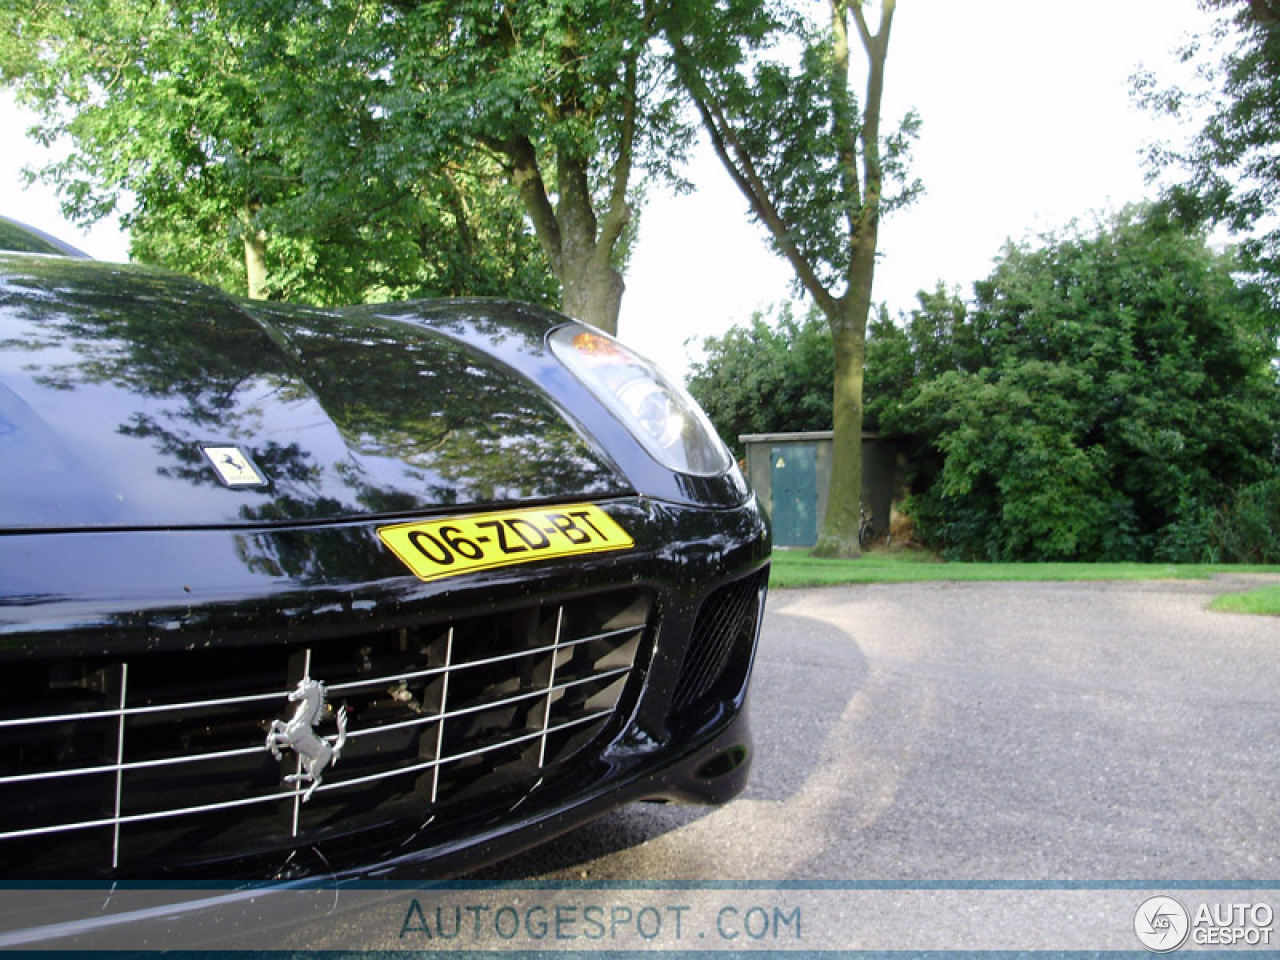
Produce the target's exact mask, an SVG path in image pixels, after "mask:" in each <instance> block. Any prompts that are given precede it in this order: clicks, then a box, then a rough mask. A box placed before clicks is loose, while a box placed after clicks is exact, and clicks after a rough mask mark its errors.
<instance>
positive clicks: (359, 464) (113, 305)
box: [0, 257, 629, 529]
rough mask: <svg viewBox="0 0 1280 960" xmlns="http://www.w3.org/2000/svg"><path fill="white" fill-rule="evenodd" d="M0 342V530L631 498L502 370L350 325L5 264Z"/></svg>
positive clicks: (188, 288)
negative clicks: (1, 466) (231, 466)
mask: <svg viewBox="0 0 1280 960" xmlns="http://www.w3.org/2000/svg"><path fill="white" fill-rule="evenodd" d="M519 309H520V308H519V307H516V306H514V305H507V304H493V305H491V306H490V307H489V308H488V311H487V313H488V316H487V317H483V318H478V317H476V318H473V317H469V316H468V315H467V314H465V313H463V312H462V311H457V325H458V326H460V327H464V328H466V327H475V326H476V325H481V327H482V329H488V330H491V331H492V330H495V329H498V328H500V327H501V326H502V318H503V316H504V314H508V313H512V312H516V311H518V310H519ZM542 322H543V326H544V328H545V327H546V326H547V325H549V324H550V323H551V322H553V321H550V320H548V319H545V318H544V319H543V321H542ZM483 339H484V334H483V332H476V331H474V330H473V342H480V341H482V340H483ZM0 342H2V343H3V344H4V348H5V349H4V351H3V354H2V355H0V450H2V451H3V452H4V456H5V457H6V458H7V459H8V460H10V462H17V463H22V464H24V465H25V467H26V468H25V469H24V470H22V471H6V472H4V473H3V474H0V529H32V528H34V529H65V528H83V527H129V528H135V527H172V526H183V527H189V526H216V525H223V524H233V523H242V524H255V523H275V522H289V521H298V520H320V519H342V518H353V517H366V516H370V515H374V516H378V515H393V514H402V513H413V512H421V511H427V510H431V509H433V508H438V507H449V508H456V507H459V506H464V505H468V504H477V503H485V504H502V503H516V502H521V501H525V500H530V499H536V500H544V499H555V498H565V497H596V496H610V495H617V494H620V493H624V492H627V491H628V489H629V488H628V486H627V485H626V483H625V482H624V481H623V480H622V479H621V478H619V476H618V475H617V472H616V470H615V469H614V468H613V467H612V466H611V465H610V464H609V462H608V460H607V459H606V458H605V457H604V456H603V455H602V454H601V453H600V452H599V451H598V449H596V448H593V446H592V445H591V444H589V443H588V442H587V441H586V440H585V439H584V437H583V435H582V434H580V433H579V432H577V431H575V429H574V428H573V427H572V426H571V425H570V423H569V422H567V421H566V420H565V419H564V417H563V416H561V414H560V412H559V411H558V410H557V409H556V407H555V406H554V405H553V404H552V403H551V402H549V401H548V399H547V397H546V396H545V395H544V394H543V393H542V392H541V391H539V390H538V389H537V388H536V387H535V386H534V385H533V384H532V383H529V382H525V381H522V380H521V379H519V378H516V377H513V376H511V372H510V370H508V369H507V368H506V367H505V366H503V365H502V364H501V362H500V361H497V362H495V360H494V359H493V358H491V357H488V356H485V355H484V353H483V352H482V351H481V350H480V349H479V348H478V347H476V346H472V345H469V344H465V343H462V342H459V341H458V340H454V339H446V338H443V337H440V336H438V335H436V334H434V333H433V332H432V330H431V328H429V327H427V326H425V325H409V324H405V323H395V322H387V321H384V320H382V319H380V318H379V317H377V316H374V315H372V314H371V313H369V312H367V311H347V312H330V311H319V310H307V309H305V308H297V307H284V306H271V307H260V306H255V305H250V304H246V303H241V302H238V301H234V300H232V299H230V298H228V297H225V296H223V295H222V294H221V293H219V292H218V291H215V290H212V289H210V288H208V287H204V286H202V285H199V284H195V283H192V282H190V281H188V280H185V279H183V278H179V277H174V276H172V275H168V274H163V273H158V272H156V271H149V270H144V269H140V268H136V267H127V266H105V265H102V264H97V263H93V262H90V261H86V262H79V263H76V262H68V261H65V260H61V259H53V258H48V257H28V258H15V259H11V260H9V262H8V264H7V269H6V270H5V271H4V273H3V275H0ZM213 443H217V444H228V445H240V446H243V447H244V448H245V449H246V450H247V451H251V452H252V456H253V459H254V461H255V462H256V463H257V464H258V465H259V466H260V467H261V468H262V470H263V471H264V472H265V473H266V475H267V479H268V485H267V486H266V487H265V488H262V489H254V490H243V489H240V490H228V489H226V488H225V487H224V486H223V485H222V483H221V482H220V481H219V480H218V478H217V476H216V474H215V473H214V472H213V470H212V469H210V467H209V465H208V464H207V463H206V462H205V459H204V457H203V456H202V455H201V453H200V445H201V444H213Z"/></svg>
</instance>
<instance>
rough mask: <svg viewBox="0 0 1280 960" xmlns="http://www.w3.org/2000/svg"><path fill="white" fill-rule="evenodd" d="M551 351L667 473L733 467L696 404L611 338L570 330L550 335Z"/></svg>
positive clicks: (697, 472) (705, 473)
mask: <svg viewBox="0 0 1280 960" xmlns="http://www.w3.org/2000/svg"><path fill="white" fill-rule="evenodd" d="M551 350H552V352H553V353H555V355H556V356H557V357H558V358H559V359H560V362H561V363H563V364H564V365H565V366H566V367H568V368H569V369H570V370H572V371H573V373H574V374H575V375H576V376H577V377H578V379H579V380H581V381H582V382H583V383H585V384H586V385H587V386H588V387H589V388H590V389H591V392H592V393H594V394H595V395H596V396H597V397H599V398H600V400H602V401H603V402H604V403H605V405H606V406H608V407H609V408H610V409H611V410H612V411H613V412H614V414H616V415H617V417H618V419H620V420H621V421H622V422H623V423H625V424H626V425H627V427H628V428H629V429H630V430H631V432H632V433H633V434H634V435H635V437H636V439H637V440H639V441H640V442H641V443H642V444H643V445H644V448H645V449H646V450H648V451H649V453H650V454H652V455H653V457H654V459H656V460H657V461H658V462H659V463H661V464H662V465H663V466H664V467H667V468H668V469H670V470H675V471H676V472H677V473H687V474H692V475H694V476H698V477H711V476H716V475H717V474H721V473H724V471H725V470H727V469H729V467H730V466H731V465H732V464H733V459H732V458H731V457H730V455H729V451H728V449H726V448H725V445H724V444H723V443H722V442H721V441H720V438H719V437H718V436H717V435H716V431H715V428H714V427H712V426H711V422H710V421H709V420H707V415H706V414H705V413H703V412H702V410H701V409H700V408H699V407H698V405H697V404H696V403H694V401H693V398H692V397H690V396H689V395H688V394H687V393H685V392H684V390H682V389H680V387H678V386H676V385H675V384H673V383H671V381H669V380H668V379H667V378H666V375H665V374H663V372H662V371H661V370H659V369H658V368H657V367H656V366H654V365H653V364H652V363H650V362H649V361H648V360H645V359H644V358H643V357H640V356H638V355H637V354H635V353H633V352H632V351H631V350H629V349H628V348H626V347H624V346H623V345H622V344H621V343H619V342H618V341H617V340H615V339H613V338H612V337H610V336H609V335H608V334H605V333H601V332H600V331H599V330H594V329H592V328H590V327H585V326H582V325H580V324H570V325H568V326H564V327H560V328H559V329H557V330H556V331H555V332H553V333H552V334H551Z"/></svg>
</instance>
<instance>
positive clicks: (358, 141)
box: [0, 0, 691, 327]
mask: <svg viewBox="0 0 1280 960" xmlns="http://www.w3.org/2000/svg"><path fill="white" fill-rule="evenodd" d="M0 28H3V33H2V35H0V76H2V77H3V79H4V80H5V81H6V82H8V83H10V84H12V85H14V86H15V87H16V88H17V90H18V93H19V95H20V97H21V99H22V100H23V101H24V102H25V103H26V104H27V105H29V106H32V107H34V108H36V109H37V110H38V111H39V112H40V114H41V116H42V118H43V123H42V132H41V136H42V137H43V138H44V139H45V140H52V139H54V138H56V137H58V136H61V135H66V136H68V137H69V138H70V139H71V141H72V143H73V144H74V146H75V151H74V152H73V153H72V155H71V156H70V157H69V158H68V159H67V160H66V161H65V162H64V163H61V164H58V165H55V166H54V167H53V168H51V169H50V170H48V171H46V175H47V176H48V177H49V178H51V179H52V180H53V181H54V182H56V183H57V184H58V185H59V186H60V188H61V189H62V191H63V193H64V197H65V198H66V201H67V204H68V209H69V211H70V212H71V214H72V215H73V216H75V217H76V218H78V219H80V220H82V221H85V220H92V219H94V218H96V217H98V216H101V215H102V214H104V213H105V212H107V211H109V210H110V209H111V208H112V207H113V206H114V205H115V204H117V203H118V202H119V200H120V198H121V197H123V196H125V195H131V196H132V197H134V198H135V200H134V202H135V208H134V210H133V212H131V213H128V214H127V215H126V217H125V220H126V222H127V224H128V225H129V226H130V227H131V229H132V232H133V234H134V236H135V238H136V242H137V253H138V254H139V255H140V256H142V257H144V258H146V259H152V260H159V261H161V262H163V263H166V264H168V265H171V266H176V267H180V268H184V269H189V270H193V271H194V272H196V273H198V274H199V275H201V276H204V277H207V278H210V279H214V280H217V281H220V282H222V283H224V284H226V285H228V286H236V287H239V288H240V289H244V286H245V283H246V279H247V281H248V283H249V286H250V287H251V288H252V287H253V286H254V278H253V276H252V273H253V270H254V265H255V263H257V262H259V261H261V260H263V259H265V261H266V263H267V267H268V269H267V274H266V276H265V278H264V279H263V280H262V292H265V293H269V294H271V295H274V296H289V297H291V298H294V299H310V300H315V301H322V302H323V301H332V300H351V299H366V300H369V299H374V300H376V299H387V298H391V297H399V296H406V295H416V294H421V293H436V294H450V293H476V294H486V293H507V294H511V295H515V296H520V297H524V298H528V299H536V300H545V299H547V298H548V295H549V294H550V293H551V292H552V289H553V284H552V282H551V276H552V275H554V277H555V281H556V283H557V284H558V285H559V287H560V288H561V292H562V295H563V303H564V306H565V307H566V309H568V310H569V311H570V312H573V313H574V314H575V315H578V316H581V317H582V318H584V319H588V320H592V321H595V322H598V323H600V324H602V325H603V326H606V327H610V326H615V325H616V316H617V308H618V303H619V298H620V297H621V293H622V282H621V276H620V269H621V267H622V266H623V264H624V263H625V259H626V255H627V252H628V250H629V245H630V243H631V241H632V239H633V238H634V229H635V225H634V217H633V206H634V204H635V203H636V202H637V201H638V199H639V196H640V194H641V192H642V187H643V183H642V182H640V181H638V180H637V177H636V176H635V175H634V174H635V173H636V172H643V173H644V175H645V176H663V177H672V176H674V175H673V170H672V165H673V164H674V163H675V162H677V161H678V160H679V159H680V158H681V157H682V156H683V154H684V150H685V148H686V146H687V143H688V140H689V137H690V133H691V130H690V126H689V124H688V123H687V122H686V121H685V119H684V118H683V117H682V114H681V112H680V109H679V100H678V97H677V96H676V94H675V93H674V92H673V90H672V89H671V87H670V85H669V84H668V83H666V82H665V73H666V71H667V65H666V60H665V56H666V51H664V50H663V49H661V48H660V47H659V46H658V44H657V41H656V32H657V27H656V24H655V20H654V14H653V11H652V10H651V9H650V5H649V4H648V3H647V2H644V0H634V2H628V3H622V4H618V3H614V2H612V0H566V2H564V3H557V4H551V5H546V4H498V5H495V4H493V3H491V2H487V0H485V2H482V0H458V2H454V3H450V4H439V3H418V2H410V0H385V2H372V3H371V2H366V0H192V2H189V3H188V2H184V3H181V4H179V3H176V0H158V2H155V3H148V4H135V3H131V2H129V0H83V2H77V3H76V4H74V5H65V4H58V3H53V2H50V0H17V2H16V3H14V4H11V5H9V6H7V7H6V8H5V10H4V11H3V12H2V13H0ZM503 181H507V182H506V183H504V182H503ZM242 248H243V250H242ZM241 259H243V261H244V262H243V263H242V262H240V261H241ZM246 271H248V274H246Z"/></svg>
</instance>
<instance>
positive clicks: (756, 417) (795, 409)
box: [689, 303, 834, 455]
mask: <svg viewBox="0 0 1280 960" xmlns="http://www.w3.org/2000/svg"><path fill="white" fill-rule="evenodd" d="M702 349H703V354H704V357H703V359H702V360H701V361H699V362H697V363H694V364H693V366H692V367H691V369H690V372H689V392H690V393H691V394H692V395H693V397H694V399H695V400H697V401H698V403H699V404H700V405H701V406H702V409H703V410H705V411H706V412H707V415H708V416H709V417H710V418H711V422H712V423H713V424H715V427H716V430H718V431H719V433H720V436H722V437H723V438H724V439H725V442H726V443H728V444H729V445H730V446H732V447H734V448H735V449H736V450H738V453H739V455H741V453H742V450H741V446H740V444H739V443H738V437H740V436H742V435H744V434H750V433H787V432H792V431H800V430H830V429H831V376H832V369H833V364H834V360H833V358H832V351H831V333H830V331H829V330H828V329H827V325H826V321H825V320H823V318H822V315H821V314H819V313H817V312H816V311H813V310H810V311H809V313H808V314H806V315H805V316H804V317H803V318H801V319H799V320H797V319H796V316H795V312H794V307H793V306H792V305H791V304H789V303H788V304H786V305H784V306H783V307H782V308H781V309H780V310H779V311H778V313H777V316H776V317H775V318H774V320H773V323H770V322H768V321H766V319H765V318H764V316H763V315H762V314H760V313H756V314H755V315H754V316H753V317H752V318H751V323H750V324H748V325H746V326H735V327H733V328H731V329H730V330H729V331H728V332H726V333H725V334H724V335H723V336H721V337H708V338H706V339H705V340H703V342H702Z"/></svg>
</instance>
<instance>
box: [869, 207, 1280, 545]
mask: <svg viewBox="0 0 1280 960" xmlns="http://www.w3.org/2000/svg"><path fill="white" fill-rule="evenodd" d="M1238 269H1239V261H1238V259H1237V257H1236V256H1235V255H1234V254H1233V253H1232V252H1230V251H1228V252H1226V253H1219V252H1215V251H1214V250H1213V249H1212V248H1211V247H1210V246H1209V245H1208V244H1207V243H1206V241H1205V237H1204V234H1203V232H1192V233H1188V232H1186V231H1185V230H1184V229H1183V228H1182V227H1181V226H1180V225H1178V224H1175V223H1172V222H1170V221H1169V220H1168V219H1167V218H1166V217H1165V216H1164V215H1163V213H1162V212H1161V211H1160V210H1158V209H1155V210H1153V209H1147V208H1135V209H1130V210H1126V211H1124V212H1122V213H1120V214H1119V215H1117V216H1116V217H1115V218H1114V220H1113V221H1112V222H1110V223H1107V224H1103V225H1100V226H1099V227H1098V228H1097V229H1096V230H1094V231H1093V232H1085V231H1080V230H1075V231H1071V232H1067V233H1065V234H1062V235H1059V236H1054V237H1050V238H1048V239H1047V240H1046V241H1045V242H1044V243H1043V244H1042V245H1040V246H1031V245H1027V244H1023V245H1010V246H1008V247H1007V248H1006V249H1005V251H1004V253H1003V254H1002V256H1001V257H1000V259H999V261H998V262H997V265H996V267H995V270H994V271H993V273H992V274H991V276H990V277H989V278H988V279H987V280H985V281H982V282H980V283H978V284H977V285H976V286H975V301H974V303H973V305H972V306H971V307H970V308H969V309H967V310H966V311H965V312H964V314H963V316H961V315H960V314H959V313H958V312H957V307H958V302H957V301H956V300H954V299H953V298H942V299H939V297H937V296H934V297H924V298H922V306H921V309H920V310H917V311H916V312H915V313H914V314H913V316H912V318H911V320H910V321H909V323H908V325H907V328H906V330H905V331H903V332H902V334H901V336H900V337H899V338H898V339H897V340H886V341H885V342H886V345H888V346H892V345H895V344H896V347H897V348H899V349H905V350H906V351H907V354H908V358H907V359H905V360H903V359H901V358H900V359H899V360H898V361H897V365H896V369H897V370H899V371H900V372H902V376H900V378H899V379H898V380H897V381H891V382H890V389H889V390H887V391H886V395H885V397H884V398H882V401H877V402H883V403H884V409H885V412H883V413H882V416H885V417H893V418H896V419H895V421H894V422H895V423H896V424H897V425H898V426H900V427H902V428H905V429H908V430H910V431H912V432H914V433H915V434H916V435H917V436H919V437H920V438H922V439H924V440H925V441H926V442H927V445H928V448H929V449H930V450H931V451H932V454H931V456H930V455H927V454H926V456H925V458H924V464H923V465H924V476H922V477H921V478H920V479H921V480H923V481H924V482H923V484H921V486H920V487H918V488H917V489H918V492H917V494H916V496H915V498H914V502H913V510H914V513H915V518H916V520H917V523H918V526H919V527H920V529H921V532H922V533H923V534H924V535H925V536H926V537H928V538H930V539H932V540H933V541H934V542H936V543H938V544H939V545H941V546H942V547H943V548H944V549H945V550H946V551H947V552H948V553H949V554H951V555H956V556H967V557H978V558H982V559H989V560H1015V559H1017V560H1049V559H1059V560H1060V559H1071V560H1095V559H1125V560H1134V559H1147V560H1150V559H1156V558H1159V559H1184V558H1191V559H1200V552H1199V551H1200V550H1202V548H1203V546H1204V543H1205V536H1206V533H1205V530H1204V528H1203V521H1204V518H1205V517H1206V516H1208V515H1209V514H1210V513H1211V512H1212V511H1213V510H1214V509H1215V508H1217V507H1219V506H1220V505H1222V504H1224V503H1226V502H1228V501H1230V500H1231V499H1232V497H1233V495H1234V491H1236V490H1237V489H1240V488H1243V487H1246V486H1248V485H1249V484H1252V483H1255V482H1259V481H1263V480H1266V479H1268V478H1271V477H1274V476H1275V472H1276V468H1277V459H1276V458H1277V449H1280V448H1278V447H1277V441H1278V440H1280V390H1278V388H1277V380H1276V374H1275V370H1274V368H1273V366H1272V361H1273V360H1274V359H1275V357H1276V333H1277V326H1276V323H1277V314H1276V312H1275V311H1274V309H1272V308H1271V307H1270V306H1269V304H1268V301H1267V298H1266V296H1265V294H1264V292H1263V290H1262V289H1261V288H1260V287H1259V286H1258V285H1257V284H1254V283H1249V282H1243V281H1239V280H1238V279H1237V273H1238ZM940 318H941V319H942V321H943V322H941V323H940V322H938V321H939V319H940Z"/></svg>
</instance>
